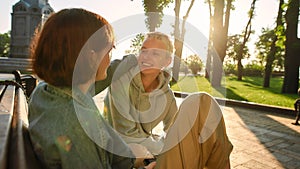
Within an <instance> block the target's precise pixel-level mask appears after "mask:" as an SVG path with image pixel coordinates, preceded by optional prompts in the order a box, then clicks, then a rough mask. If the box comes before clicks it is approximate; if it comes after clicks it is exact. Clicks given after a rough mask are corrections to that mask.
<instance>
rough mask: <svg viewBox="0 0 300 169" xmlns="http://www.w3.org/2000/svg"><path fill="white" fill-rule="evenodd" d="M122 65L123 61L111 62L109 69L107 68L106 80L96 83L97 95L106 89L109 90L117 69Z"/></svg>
mask: <svg viewBox="0 0 300 169" xmlns="http://www.w3.org/2000/svg"><path fill="white" fill-rule="evenodd" d="M120 63H121V60H118V59H117V60H114V61H112V62H111V64H110V65H109V67H108V68H107V77H106V79H104V80H100V81H96V82H95V95H97V94H99V93H100V92H102V91H103V90H104V89H105V88H107V87H108V86H109V85H110V83H111V80H112V77H113V74H114V72H115V70H116V69H117V67H118V65H119V64H120Z"/></svg>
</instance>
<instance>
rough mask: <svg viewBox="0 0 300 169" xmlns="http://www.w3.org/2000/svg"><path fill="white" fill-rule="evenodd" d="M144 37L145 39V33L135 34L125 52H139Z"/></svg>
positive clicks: (136, 53)
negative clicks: (128, 48)
mask: <svg viewBox="0 0 300 169" xmlns="http://www.w3.org/2000/svg"><path fill="white" fill-rule="evenodd" d="M144 39H145V34H143V33H139V34H137V35H136V36H135V38H133V39H132V40H131V44H130V50H129V51H126V53H131V54H135V55H138V53H139V52H140V49H141V47H142V44H143V41H144Z"/></svg>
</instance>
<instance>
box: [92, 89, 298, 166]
mask: <svg viewBox="0 0 300 169" xmlns="http://www.w3.org/2000/svg"><path fill="white" fill-rule="evenodd" d="M103 97H104V94H102V95H101V94H99V95H97V96H96V98H95V99H96V103H98V106H99V107H100V108H101V106H102V104H101V103H100V102H101V100H102V99H103ZM99 101H100V102H99ZM177 101H178V103H179V104H180V102H181V101H182V100H181V99H178V100H177ZM222 108H223V114H224V119H225V123H226V128H227V133H228V136H229V139H230V140H231V142H232V144H233V146H234V148H233V151H232V154H231V157H230V161H231V168H233V169H298V168H299V169H300V126H294V125H292V124H291V122H294V117H292V116H288V115H281V114H278V113H272V112H266V111H259V110H255V109H249V108H245V107H237V106H236V107H227V106H225V107H222ZM154 132H155V131H154Z"/></svg>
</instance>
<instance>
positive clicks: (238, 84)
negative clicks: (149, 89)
mask: <svg viewBox="0 0 300 169" xmlns="http://www.w3.org/2000/svg"><path fill="white" fill-rule="evenodd" d="M225 79H226V80H225V82H226V83H225V84H223V89H224V90H225V91H226V92H225V95H224V92H223V93H222V92H219V91H220V89H216V88H213V87H212V86H211V85H210V82H209V81H208V80H207V79H206V78H205V77H201V76H197V77H189V76H187V77H184V79H180V81H179V82H178V83H177V84H176V85H173V86H172V90H174V91H182V92H198V91H205V92H207V93H210V94H211V95H212V96H215V97H226V98H228V99H233V100H240V101H247V102H253V103H260V104H267V105H273V106H280V107H288V108H293V104H294V101H295V100H296V99H297V97H298V95H297V94H282V93H281V87H282V83H283V79H282V78H280V77H276V78H271V79H270V87H269V88H264V87H262V83H263V78H262V77H249V76H244V77H243V81H238V80H237V77H236V76H226V77H225ZM195 83H196V84H197V86H196V87H195V86H194V85H191V84H195Z"/></svg>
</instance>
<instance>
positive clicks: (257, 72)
mask: <svg viewBox="0 0 300 169" xmlns="http://www.w3.org/2000/svg"><path fill="white" fill-rule="evenodd" d="M263 71H264V67H263V66H262V65H261V64H257V63H256V62H251V63H248V64H246V65H245V67H244V70H243V75H244V76H256V77H261V76H262V75H263Z"/></svg>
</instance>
